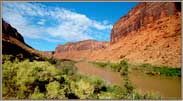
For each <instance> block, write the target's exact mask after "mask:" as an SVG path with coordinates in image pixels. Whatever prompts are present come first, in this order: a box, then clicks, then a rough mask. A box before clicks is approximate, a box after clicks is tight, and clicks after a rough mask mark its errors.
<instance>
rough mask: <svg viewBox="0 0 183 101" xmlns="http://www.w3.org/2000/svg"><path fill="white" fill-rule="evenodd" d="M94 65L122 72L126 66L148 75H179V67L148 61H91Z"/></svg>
mask: <svg viewBox="0 0 183 101" xmlns="http://www.w3.org/2000/svg"><path fill="white" fill-rule="evenodd" d="M92 63H93V64H95V65H98V67H100V68H107V69H110V70H112V71H114V72H120V73H122V74H123V73H124V72H125V71H126V67H128V68H129V69H130V70H140V71H142V72H143V73H145V74H148V75H165V76H171V77H172V76H173V77H181V68H177V67H170V66H163V65H152V64H148V63H144V64H132V63H128V60H122V61H121V62H119V63H112V62H92ZM122 67H123V68H122Z"/></svg>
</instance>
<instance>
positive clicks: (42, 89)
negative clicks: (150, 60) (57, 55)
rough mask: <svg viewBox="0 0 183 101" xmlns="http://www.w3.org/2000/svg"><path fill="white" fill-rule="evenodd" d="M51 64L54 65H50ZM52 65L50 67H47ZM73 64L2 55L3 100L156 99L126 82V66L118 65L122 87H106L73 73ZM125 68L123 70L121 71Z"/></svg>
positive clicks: (103, 83)
mask: <svg viewBox="0 0 183 101" xmlns="http://www.w3.org/2000/svg"><path fill="white" fill-rule="evenodd" d="M53 61H54V62H53ZM51 63H52V64H51ZM74 63H75V62H74V61H70V60H52V61H50V62H49V61H29V60H28V59H27V60H19V59H17V58H14V57H13V56H11V55H3V66H2V67H3V81H2V86H3V98H4V99H156V98H159V96H157V95H154V94H151V93H148V94H142V93H139V92H137V91H136V90H135V88H134V87H133V85H132V84H131V83H130V81H129V79H128V63H127V62H125V61H122V62H120V64H121V65H122V66H123V67H120V68H122V69H121V70H120V71H123V72H122V75H123V76H125V77H126V79H125V84H124V86H121V87H119V86H116V85H109V84H106V83H105V81H104V80H102V79H101V78H98V77H95V76H90V77H89V76H85V75H81V74H79V73H78V72H77V69H76V68H75V66H74ZM125 66H126V67H125Z"/></svg>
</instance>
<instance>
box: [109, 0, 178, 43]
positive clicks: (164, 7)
mask: <svg viewBox="0 0 183 101" xmlns="http://www.w3.org/2000/svg"><path fill="white" fill-rule="evenodd" d="M180 10H181V3H172V2H155V3H153V2H149V3H148V2H146V3H139V4H138V5H137V6H136V7H135V8H133V9H132V10H131V11H130V12H129V13H128V14H127V15H125V16H123V17H122V18H121V19H120V20H119V21H117V22H116V23H115V25H114V26H113V29H112V32H111V43H115V42H117V41H118V40H119V39H121V38H122V37H125V36H126V35H127V34H128V33H130V32H132V31H135V30H138V29H140V28H141V27H143V26H146V25H147V24H149V23H152V22H154V21H156V20H158V19H160V18H163V17H166V16H170V15H173V14H175V13H176V12H178V11H180Z"/></svg>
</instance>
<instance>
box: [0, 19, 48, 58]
mask: <svg viewBox="0 0 183 101" xmlns="http://www.w3.org/2000/svg"><path fill="white" fill-rule="evenodd" d="M2 54H7V55H13V56H15V57H17V58H19V59H25V58H29V59H30V60H34V59H36V60H46V59H49V58H50V57H51V55H50V54H48V53H46V52H42V51H38V50H35V49H33V48H32V47H30V46H29V45H28V44H26V43H25V42H24V38H23V36H22V35H21V34H20V33H19V32H18V31H17V30H16V29H15V28H13V27H12V26H11V25H10V24H8V23H7V22H5V21H4V20H2Z"/></svg>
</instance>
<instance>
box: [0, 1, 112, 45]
mask: <svg viewBox="0 0 183 101" xmlns="http://www.w3.org/2000/svg"><path fill="white" fill-rule="evenodd" d="M2 12H3V13H2V15H3V18H4V20H5V21H7V22H8V23H10V24H11V25H12V26H14V27H15V28H16V29H17V30H18V31H19V32H20V33H21V34H23V36H26V37H29V38H37V39H44V40H46V41H51V42H59V40H66V41H79V40H85V39H94V37H93V36H96V35H94V34H98V33H100V30H111V28H112V25H110V24H108V21H107V20H104V21H101V22H99V21H95V20H92V19H90V18H89V17H87V16H86V15H84V14H80V13H76V12H73V11H70V10H67V9H64V8H58V7H56V8H52V7H47V6H45V5H42V4H39V3H8V2H4V3H3V10H2ZM36 17H39V18H40V19H39V20H38V21H36V22H35V23H33V22H32V21H33V20H31V18H36ZM47 18H49V21H48V22H49V23H52V20H53V21H54V20H55V21H56V22H57V23H58V24H57V25H55V26H46V24H45V22H46V19H47ZM50 19H51V20H50ZM36 23H37V24H38V25H36ZM39 25H41V26H39ZM92 30H94V31H93V32H96V31H97V32H96V33H92ZM98 35H100V34H98Z"/></svg>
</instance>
